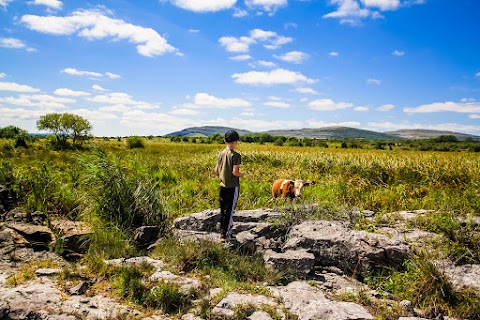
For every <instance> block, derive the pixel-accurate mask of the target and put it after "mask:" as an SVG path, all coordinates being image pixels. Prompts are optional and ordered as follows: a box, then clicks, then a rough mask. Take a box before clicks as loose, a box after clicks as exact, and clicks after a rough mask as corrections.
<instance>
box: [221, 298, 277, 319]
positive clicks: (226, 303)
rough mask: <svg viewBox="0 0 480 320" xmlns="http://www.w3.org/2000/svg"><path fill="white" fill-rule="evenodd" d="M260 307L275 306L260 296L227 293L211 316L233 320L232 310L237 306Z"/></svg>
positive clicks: (270, 300) (274, 303)
mask: <svg viewBox="0 0 480 320" xmlns="http://www.w3.org/2000/svg"><path fill="white" fill-rule="evenodd" d="M261 305H269V306H274V307H276V306H277V303H276V302H275V301H274V300H273V299H272V298H268V297H265V296H262V295H256V296H254V295H251V294H240V293H236V292H231V293H229V294H228V295H227V296H226V297H225V298H223V299H222V300H221V301H220V302H219V303H218V304H217V305H216V306H215V307H214V308H213V310H212V314H213V315H214V316H217V317H223V318H233V317H234V316H235V311H234V309H235V308H236V307H238V306H255V307H259V306H261Z"/></svg>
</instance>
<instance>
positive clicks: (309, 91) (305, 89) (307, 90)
mask: <svg viewBox="0 0 480 320" xmlns="http://www.w3.org/2000/svg"><path fill="white" fill-rule="evenodd" d="M294 91H295V92H298V93H307V94H318V92H317V91H315V90H314V89H312V88H308V87H301V88H295V90H294Z"/></svg>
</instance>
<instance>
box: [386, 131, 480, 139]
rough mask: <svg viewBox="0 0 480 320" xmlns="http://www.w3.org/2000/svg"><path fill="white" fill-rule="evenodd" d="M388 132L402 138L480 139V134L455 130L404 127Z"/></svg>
mask: <svg viewBox="0 0 480 320" xmlns="http://www.w3.org/2000/svg"><path fill="white" fill-rule="evenodd" d="M385 133H386V134H389V135H392V136H394V137H398V138H400V139H407V140H415V139H431V138H436V137H439V136H455V137H456V138H457V139H458V140H465V139H468V138H470V139H473V140H480V136H475V135H471V134H466V133H460V132H453V131H438V130H423V129H403V130H396V131H387V132H385Z"/></svg>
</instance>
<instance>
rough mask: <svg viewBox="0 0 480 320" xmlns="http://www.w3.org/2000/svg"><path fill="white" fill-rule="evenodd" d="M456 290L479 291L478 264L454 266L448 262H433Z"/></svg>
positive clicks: (479, 269)
mask: <svg viewBox="0 0 480 320" xmlns="http://www.w3.org/2000/svg"><path fill="white" fill-rule="evenodd" d="M433 264H434V265H435V266H436V267H437V268H438V269H439V270H440V271H442V272H443V273H444V274H445V276H446V277H447V278H448V280H450V281H451V283H452V285H453V286H454V287H455V289H457V290H462V289H469V288H470V289H475V290H480V264H464V265H459V266H456V265H454V264H453V263H451V262H449V261H433Z"/></svg>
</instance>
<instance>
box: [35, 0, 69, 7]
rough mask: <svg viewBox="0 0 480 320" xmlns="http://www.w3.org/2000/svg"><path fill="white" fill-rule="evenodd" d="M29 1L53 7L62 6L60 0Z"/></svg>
mask: <svg viewBox="0 0 480 320" xmlns="http://www.w3.org/2000/svg"><path fill="white" fill-rule="evenodd" d="M30 3H31V4H34V5H41V6H47V7H50V8H53V9H61V8H62V6H63V3H62V1H58V0H34V1H31V2H30Z"/></svg>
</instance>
